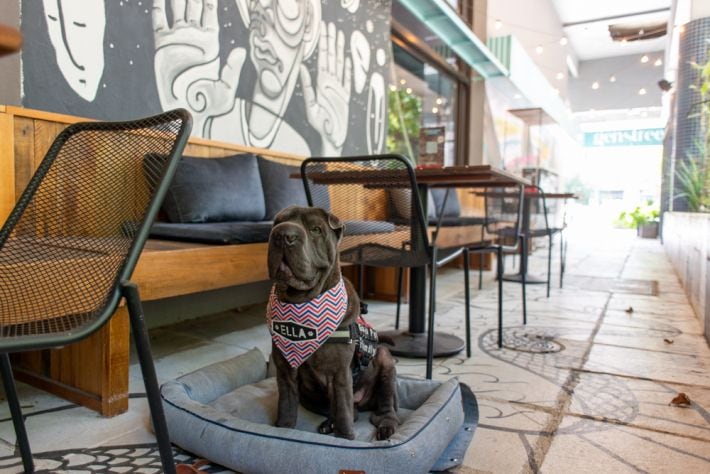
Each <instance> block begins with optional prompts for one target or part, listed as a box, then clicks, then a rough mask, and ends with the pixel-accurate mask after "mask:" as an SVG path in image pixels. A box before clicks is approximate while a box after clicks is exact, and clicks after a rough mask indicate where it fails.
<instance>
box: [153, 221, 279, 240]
mask: <svg viewBox="0 0 710 474" xmlns="http://www.w3.org/2000/svg"><path fill="white" fill-rule="evenodd" d="M272 224H273V223H272V222H271V221H260V222H205V223H199V224H176V223H172V222H155V223H154V224H153V227H151V229H150V236H151V237H152V238H155V239H168V240H182V241H186V242H199V243H203V244H253V243H259V242H268V240H269V233H270V232H271V225H272Z"/></svg>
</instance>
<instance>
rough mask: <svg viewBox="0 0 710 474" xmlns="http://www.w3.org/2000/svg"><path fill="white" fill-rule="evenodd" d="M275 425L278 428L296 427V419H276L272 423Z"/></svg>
mask: <svg viewBox="0 0 710 474" xmlns="http://www.w3.org/2000/svg"><path fill="white" fill-rule="evenodd" d="M274 425H275V426H278V427H279V428H295V427H296V420H290V419H281V418H279V419H277V420H276V423H274Z"/></svg>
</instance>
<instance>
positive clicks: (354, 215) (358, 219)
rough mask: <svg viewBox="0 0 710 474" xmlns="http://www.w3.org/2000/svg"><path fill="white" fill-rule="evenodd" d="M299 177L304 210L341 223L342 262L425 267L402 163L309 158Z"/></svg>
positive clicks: (423, 241)
mask: <svg viewBox="0 0 710 474" xmlns="http://www.w3.org/2000/svg"><path fill="white" fill-rule="evenodd" d="M301 176H302V178H303V184H304V186H305V189H306V196H307V198H308V205H309V206H315V207H321V208H324V209H328V210H330V212H332V213H333V214H335V215H336V216H337V217H339V218H340V219H341V220H342V221H343V222H344V223H345V232H344V237H343V240H342V242H341V244H340V259H341V261H343V262H349V263H354V264H366V265H370V266H379V267H412V266H420V265H424V264H425V263H426V262H428V261H429V258H430V252H431V249H430V246H429V241H428V237H427V227H426V221H425V220H424V214H423V212H422V205H421V201H420V199H419V194H418V190H417V183H416V178H415V176H414V170H413V169H412V166H411V165H410V164H409V162H408V161H407V160H406V159H405V158H404V157H402V156H400V155H373V156H355V157H343V158H308V159H306V160H304V162H303V163H302V165H301ZM392 209H396V210H397V211H396V214H397V215H392V212H391V210H392Z"/></svg>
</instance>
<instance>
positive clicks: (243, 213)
mask: <svg viewBox="0 0 710 474" xmlns="http://www.w3.org/2000/svg"><path fill="white" fill-rule="evenodd" d="M163 211H164V212H165V214H166V216H167V218H168V219H169V220H170V222H179V223H195V222H225V221H263V220H264V213H265V203H264V193H263V189H262V187H261V180H260V177H259V168H258V165H257V162H256V157H255V156H254V155H251V154H242V155H234V156H228V157H225V158H194V157H190V156H183V157H182V159H181V160H180V163H179V164H178V167H177V170H176V172H175V177H174V178H173V181H172V183H171V184H170V187H169V188H168V192H167V194H166V196H165V200H164V201H163Z"/></svg>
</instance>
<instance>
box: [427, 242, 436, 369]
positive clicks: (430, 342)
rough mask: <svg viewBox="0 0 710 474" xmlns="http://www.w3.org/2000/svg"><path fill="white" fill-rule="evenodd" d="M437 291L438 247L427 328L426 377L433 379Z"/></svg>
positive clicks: (430, 292)
mask: <svg viewBox="0 0 710 474" xmlns="http://www.w3.org/2000/svg"><path fill="white" fill-rule="evenodd" d="M435 293H436V247H435V248H434V249H433V250H432V258H431V278H430V279H429V325H428V326H429V327H428V328H427V348H426V378H427V379H429V380H431V377H432V372H433V366H434V304H435V296H434V295H435Z"/></svg>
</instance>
